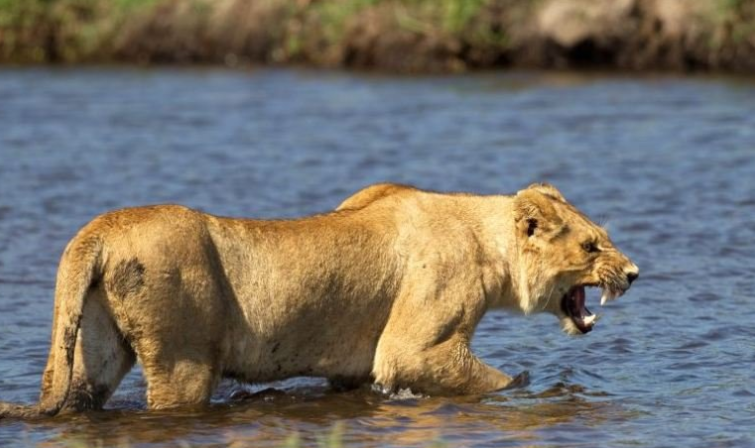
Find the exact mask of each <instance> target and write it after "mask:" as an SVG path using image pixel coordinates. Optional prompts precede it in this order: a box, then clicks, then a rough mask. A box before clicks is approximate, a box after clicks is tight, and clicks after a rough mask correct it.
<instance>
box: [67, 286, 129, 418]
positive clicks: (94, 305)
mask: <svg viewBox="0 0 755 448" xmlns="http://www.w3.org/2000/svg"><path fill="white" fill-rule="evenodd" d="M88 294H90V295H89V297H87V300H86V302H85V305H84V313H83V316H82V319H81V328H80V330H79V333H78V336H77V340H76V349H75V352H74V361H73V373H72V377H71V385H70V390H69V393H68V399H67V400H66V404H65V406H64V408H66V409H73V410H76V411H83V410H97V409H102V407H103V406H104V405H105V402H107V400H108V399H109V398H110V396H111V395H112V394H113V392H114V391H115V389H116V388H117V387H118V385H119V384H120V382H121V380H122V379H123V377H124V376H125V375H126V373H128V372H129V370H131V368H132V367H133V365H134V362H135V359H136V358H135V355H134V351H133V350H132V348H131V347H130V345H129V344H128V342H127V341H126V340H125V339H124V337H123V335H122V334H121V332H120V331H119V330H118V328H117V326H116V324H115V322H114V321H113V318H112V316H111V314H110V312H109V310H108V308H107V306H106V305H105V300H104V295H103V294H102V291H101V290H99V289H92V290H90V292H89V293H88Z"/></svg>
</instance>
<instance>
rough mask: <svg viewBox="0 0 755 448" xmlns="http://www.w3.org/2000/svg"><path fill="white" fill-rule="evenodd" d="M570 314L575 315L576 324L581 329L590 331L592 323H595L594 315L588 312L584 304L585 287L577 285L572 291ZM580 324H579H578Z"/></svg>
mask: <svg viewBox="0 0 755 448" xmlns="http://www.w3.org/2000/svg"><path fill="white" fill-rule="evenodd" d="M571 299H572V302H573V303H572V307H573V308H572V310H573V314H572V316H573V317H575V318H576V319H577V320H578V322H575V323H577V325H578V326H579V327H580V330H582V331H590V329H592V325H593V324H594V323H595V315H594V314H593V313H591V312H590V310H588V309H587V307H586V306H585V288H584V287H579V288H576V289H575V290H574V292H573V293H572V297H571ZM580 324H581V325H580Z"/></svg>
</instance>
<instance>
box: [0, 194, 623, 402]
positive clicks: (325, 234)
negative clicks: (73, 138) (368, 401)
mask: <svg viewBox="0 0 755 448" xmlns="http://www.w3.org/2000/svg"><path fill="white" fill-rule="evenodd" d="M533 222H535V223H537V225H536V226H535V228H534V229H533ZM565 226H568V229H566V230H565ZM587 236H589V237H590V238H597V239H599V240H600V241H601V244H602V246H603V247H604V249H605V250H604V254H603V256H602V257H599V258H596V257H593V258H585V257H584V256H583V254H579V253H577V252H578V249H577V248H578V247H579V242H581V239H584V238H585V237H587ZM633 266H634V265H632V264H631V262H630V261H629V260H628V259H627V258H626V257H625V256H624V255H622V254H621V253H620V252H618V251H617V250H615V248H613V246H612V245H611V243H610V240H608V236H607V234H606V233H605V231H604V230H603V229H601V228H600V227H598V226H596V225H595V224H593V223H592V222H590V221H589V220H588V219H587V218H586V217H584V215H582V214H581V213H579V212H578V211H577V210H576V209H575V208H574V207H572V206H571V205H570V204H568V203H567V202H566V200H565V199H563V196H561V194H560V193H559V192H558V191H557V190H556V189H555V188H553V187H551V186H548V185H539V184H538V185H534V186H531V187H530V188H528V189H526V190H522V191H520V192H519V193H518V194H517V195H515V196H475V195H468V194H439V193H433V192H426V191H421V190H418V189H415V188H412V187H408V186H401V185H395V184H378V185H375V186H371V187H368V188H366V189H364V190H362V191H360V192H358V193H357V194H355V195H354V196H352V197H351V198H349V199H347V200H346V201H344V203H343V204H341V206H340V207H339V208H338V209H337V210H336V211H334V212H331V213H327V214H323V215H316V216H311V217H307V218H302V219H297V220H290V221H259V220H250V219H233V218H222V217H216V216H213V215H208V214H204V213H200V212H198V211H195V210H191V209H188V208H185V207H181V206H175V205H164V206H152V207H139V208H131V209H124V210H119V211H114V212H110V213H106V214H104V215H101V216H99V217H97V218H96V219H94V220H93V221H92V222H90V223H89V224H88V225H86V226H85V227H84V228H83V229H82V230H81V231H80V232H79V233H78V234H77V235H76V237H74V238H73V240H72V241H71V242H70V243H69V244H68V246H67V248H66V250H65V252H64V254H63V257H62V259H61V262H60V267H59V270H58V278H57V284H56V293H55V309H54V317H53V330H52V342H51V349H50V354H49V358H48V363H47V367H46V368H45V372H44V375H43V379H42V387H41V395H40V403H39V406H38V408H36V409H35V408H31V407H21V406H17V405H7V404H0V416H2V415H3V414H4V415H6V416H8V415H10V416H29V415H38V414H42V415H54V414H57V413H59V412H60V411H62V410H74V411H82V410H87V409H101V408H102V406H103V405H104V404H105V403H106V402H107V400H108V398H109V397H110V396H111V395H112V393H113V391H114V390H115V388H116V387H117V386H118V384H119V383H120V381H121V379H122V378H123V376H124V375H125V374H126V373H127V372H128V371H129V370H130V369H131V367H132V366H133V364H134V362H135V360H136V359H137V358H138V359H139V360H140V361H141V363H142V364H143V370H144V375H145V379H146V382H147V403H148V406H149V408H151V409H162V408H173V407H179V406H202V405H206V404H207V403H208V401H209V399H210V396H211V394H212V391H213V389H214V388H215V386H216V385H217V384H218V382H219V381H220V379H221V378H224V377H230V378H235V379H238V380H240V381H245V382H266V381H272V380H278V379H284V378H288V377H293V376H300V375H307V376H320V377H325V378H329V379H330V380H331V381H332V382H333V383H335V384H345V385H355V384H359V383H362V382H367V381H373V382H376V383H378V384H380V385H381V386H383V387H384V388H385V389H387V390H394V389H396V388H399V387H410V388H411V389H412V390H414V391H416V392H424V393H428V394H437V395H455V394H477V393H485V392H490V391H494V390H499V389H502V388H505V387H507V386H509V385H510V384H511V382H512V378H511V377H509V376H508V375H506V374H504V373H502V372H500V371H498V370H497V369H494V368H493V367H490V366H488V365H486V364H485V363H484V362H482V361H481V360H480V359H479V358H477V357H476V356H474V354H473V353H472V352H471V349H470V340H471V339H472V335H473V334H474V330H475V327H476V326H477V324H478V322H479V321H480V319H481V318H482V316H483V314H484V313H485V312H486V311H487V310H488V309H490V308H493V307H507V308H510V309H518V310H521V311H524V312H525V313H529V312H535V311H549V312H551V313H553V314H556V315H557V316H558V317H560V318H561V319H562V324H563V325H564V328H565V329H566V330H567V331H571V330H572V329H571V328H569V325H568V322H566V321H567V320H568V319H566V320H565V316H564V315H563V312H562V311H561V310H560V307H559V306H558V304H557V302H558V298H560V294H563V292H562V291H563V289H564V288H568V287H571V286H572V285H574V284H575V282H579V281H585V280H586V279H587V280H594V281H596V282H597V281H605V279H602V280H601V278H600V276H601V275H617V274H616V273H617V272H619V273H623V272H625V271H626V270H627V269H636V267H633ZM605 272H609V274H601V273H605ZM626 287H628V285H626Z"/></svg>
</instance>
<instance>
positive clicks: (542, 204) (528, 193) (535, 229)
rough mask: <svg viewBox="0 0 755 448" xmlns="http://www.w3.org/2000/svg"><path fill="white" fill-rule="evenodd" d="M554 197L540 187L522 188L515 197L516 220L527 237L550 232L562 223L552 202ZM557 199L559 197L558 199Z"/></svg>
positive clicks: (517, 225)
mask: <svg viewBox="0 0 755 448" xmlns="http://www.w3.org/2000/svg"><path fill="white" fill-rule="evenodd" d="M552 200H554V198H552V197H551V195H550V194H546V193H543V192H541V191H539V190H538V189H534V188H527V189H525V190H520V191H519V192H518V193H517V194H516V197H515V198H514V221H515V222H516V227H517V229H519V231H520V232H521V234H523V235H524V236H526V237H532V236H536V235H540V234H542V233H546V232H550V231H552V230H553V229H555V228H557V227H559V226H560V225H561V219H560V218H559V216H558V213H556V209H555V208H554V207H553V204H551V201H552ZM556 200H557V199H556Z"/></svg>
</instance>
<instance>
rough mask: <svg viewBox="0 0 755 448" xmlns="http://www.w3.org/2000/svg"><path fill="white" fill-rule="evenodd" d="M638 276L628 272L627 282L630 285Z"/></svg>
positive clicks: (638, 274) (635, 273) (636, 273)
mask: <svg viewBox="0 0 755 448" xmlns="http://www.w3.org/2000/svg"><path fill="white" fill-rule="evenodd" d="M639 276H640V273H639V272H630V273H628V274H627V281H628V282H629V284H630V285H631V284H632V282H633V281H635V280H637V277H639Z"/></svg>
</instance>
